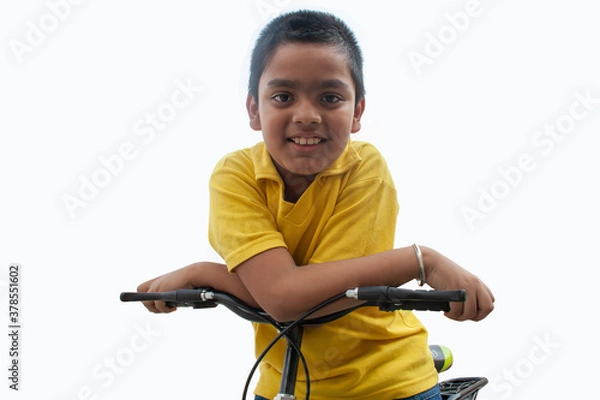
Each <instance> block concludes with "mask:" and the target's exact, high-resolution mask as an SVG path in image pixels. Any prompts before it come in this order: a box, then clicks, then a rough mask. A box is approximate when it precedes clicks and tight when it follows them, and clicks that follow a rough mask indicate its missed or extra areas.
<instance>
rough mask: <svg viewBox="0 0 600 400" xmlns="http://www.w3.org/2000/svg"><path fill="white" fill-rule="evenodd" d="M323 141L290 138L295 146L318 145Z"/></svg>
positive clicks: (319, 139) (318, 139)
mask: <svg viewBox="0 0 600 400" xmlns="http://www.w3.org/2000/svg"><path fill="white" fill-rule="evenodd" d="M322 140H323V139H321V138H303V137H302V138H297V137H295V138H292V141H293V142H294V143H296V144H300V145H313V144H318V143H321V141H322Z"/></svg>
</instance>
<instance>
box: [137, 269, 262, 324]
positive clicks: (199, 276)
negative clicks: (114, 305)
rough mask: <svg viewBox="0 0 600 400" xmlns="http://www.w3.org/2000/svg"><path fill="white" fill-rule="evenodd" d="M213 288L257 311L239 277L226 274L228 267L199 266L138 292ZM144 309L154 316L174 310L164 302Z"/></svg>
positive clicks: (161, 278)
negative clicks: (228, 294) (236, 298)
mask: <svg viewBox="0 0 600 400" xmlns="http://www.w3.org/2000/svg"><path fill="white" fill-rule="evenodd" d="M197 287H210V288H213V289H216V290H220V291H224V292H227V293H230V294H232V295H234V296H236V297H238V298H239V299H240V300H242V301H244V302H245V303H246V304H248V305H250V306H252V307H258V306H259V305H258V303H257V302H256V301H255V300H254V298H253V297H252V295H251V294H250V292H248V290H247V289H246V287H245V286H244V284H243V283H242V282H241V281H240V279H239V277H238V276H237V275H236V274H232V273H230V272H229V271H228V270H227V266H226V265H225V264H219V263H214V262H197V263H194V264H190V265H188V266H186V267H183V268H179V269H177V270H175V271H172V272H169V273H167V274H164V275H161V276H159V277H157V278H154V279H151V280H149V281H146V282H144V283H142V284H140V285H139V286H138V288H137V290H138V292H168V291H171V290H177V289H192V288H197ZM144 306H146V308H147V309H148V310H149V311H151V312H155V313H158V312H162V313H169V312H172V311H175V310H176V309H177V308H175V307H167V305H166V304H165V302H164V301H145V302H144Z"/></svg>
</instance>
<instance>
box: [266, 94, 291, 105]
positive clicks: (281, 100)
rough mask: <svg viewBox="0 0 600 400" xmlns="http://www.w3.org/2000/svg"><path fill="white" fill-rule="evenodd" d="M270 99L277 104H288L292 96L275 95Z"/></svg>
mask: <svg viewBox="0 0 600 400" xmlns="http://www.w3.org/2000/svg"><path fill="white" fill-rule="evenodd" d="M271 98H272V99H273V100H275V101H276V102H278V103H289V102H290V101H292V96H290V95H289V94H287V93H277V94H275V95H273V96H272V97H271Z"/></svg>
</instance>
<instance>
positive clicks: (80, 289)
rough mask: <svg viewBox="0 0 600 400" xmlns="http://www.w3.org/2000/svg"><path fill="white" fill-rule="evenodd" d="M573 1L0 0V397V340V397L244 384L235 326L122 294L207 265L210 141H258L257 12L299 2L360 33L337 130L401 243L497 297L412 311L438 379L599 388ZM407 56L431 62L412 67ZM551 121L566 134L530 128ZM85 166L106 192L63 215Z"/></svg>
mask: <svg viewBox="0 0 600 400" xmlns="http://www.w3.org/2000/svg"><path fill="white" fill-rule="evenodd" d="M590 4H592V2H587V1H583V0H581V1H516V0H512V1H509V0H507V1H499V0H498V1H483V0H482V1H481V2H476V1H471V2H469V1H466V0H463V1H427V2H423V1H403V2H392V1H368V2H365V1H323V0H322V1H314V2H309V1H294V0H285V1H284V0H246V1H242V0H235V1H212V2H197V1H183V0H179V1H169V2H166V1H125V2H123V1H80V2H78V3H76V2H75V1H74V0H73V2H67V1H66V0H64V1H62V2H60V1H58V0H49V1H48V2H44V1H20V2H10V3H9V2H3V3H2V5H1V10H0V27H1V28H0V29H1V35H2V36H3V38H4V44H5V54H4V57H3V58H2V60H1V62H0V68H1V73H0V99H1V108H0V110H1V113H2V114H1V115H2V117H1V118H0V132H1V142H0V163H1V164H0V176H1V182H0V183H1V186H0V187H1V188H2V189H1V190H2V196H1V202H2V203H1V204H2V208H1V214H0V217H1V219H0V226H1V228H2V229H1V233H0V235H1V236H0V265H3V267H2V269H1V270H2V271H5V272H2V275H1V276H0V295H1V298H2V299H3V300H2V303H3V304H5V306H2V307H0V310H4V311H1V313H2V314H4V315H2V316H1V317H0V319H1V320H2V321H3V324H4V326H5V328H2V331H4V329H6V330H8V315H7V314H8V313H7V309H8V300H7V298H8V295H7V292H8V290H7V285H8V266H9V264H10V263H13V262H18V263H20V264H21V266H22V274H21V282H22V287H21V294H22V297H21V304H20V308H21V323H22V331H21V351H22V353H21V359H20V361H21V371H20V375H21V376H20V377H21V382H20V386H19V389H20V390H19V392H14V391H13V390H9V389H8V383H9V381H8V379H7V378H8V376H9V372H8V370H7V368H8V363H9V362H10V359H9V357H8V348H9V341H8V336H7V335H5V334H3V335H2V340H0V355H1V356H0V365H2V371H4V372H2V373H1V374H0V375H1V378H2V379H0V382H2V383H1V385H0V393H1V394H0V397H2V398H8V399H33V398H36V399H55V400H74V399H91V398H94V399H115V400H120V399H130V398H136V399H158V398H162V397H167V396H168V397H170V398H173V397H175V396H186V397H191V398H198V399H211V398H212V399H231V398H239V397H241V392H242V388H243V384H244V381H245V378H246V375H247V373H248V371H249V369H250V367H251V365H252V359H253V358H252V344H251V342H252V339H251V337H252V333H251V328H250V326H249V325H248V323H246V322H244V321H241V320H240V319H239V318H237V317H235V316H233V315H232V314H230V313H229V312H227V311H226V310H225V309H220V308H219V309H215V310H211V311H206V312H198V311H194V310H190V309H183V310H179V311H178V312H176V313H174V314H170V315H153V314H150V313H148V312H146V311H145V309H144V308H143V307H142V306H141V305H139V304H135V303H133V304H129V303H128V304H124V303H121V302H120V301H119V293H120V292H122V291H134V290H135V288H136V286H137V285H138V284H139V283H141V282H142V281H144V280H147V279H150V278H153V277H155V276H157V275H159V274H162V273H165V272H168V271H170V270H173V269H175V268H179V267H182V266H185V265H187V264H189V263H192V262H194V261H198V260H218V257H217V256H216V255H215V254H214V253H213V251H212V250H211V248H210V246H209V245H208V241H207V237H206V230H207V218H206V217H207V213H208V205H207V179H208V177H209V174H210V171H211V170H212V167H213V165H214V163H215V162H216V161H217V160H218V159H219V158H220V157H221V156H222V155H224V154H225V153H226V152H229V151H232V150H235V149H238V148H242V147H247V146H249V145H251V144H254V143H255V142H257V141H259V140H260V139H261V137H260V133H257V132H254V131H252V130H250V128H249V127H248V123H247V119H246V113H245V109H244V100H245V85H246V79H247V64H248V56H249V52H250V50H251V48H252V45H253V41H254V38H255V37H256V35H257V33H258V30H259V29H260V28H261V27H262V26H263V24H264V23H265V22H266V21H267V20H268V19H269V18H270V17H272V16H274V15H275V14H276V13H277V12H279V11H282V10H288V9H297V8H316V9H322V10H327V11H332V12H334V13H336V14H338V15H339V16H340V17H342V18H343V19H345V20H346V21H347V22H348V23H349V25H350V26H351V27H352V28H353V29H354V30H355V32H356V34H357V36H358V38H359V41H360V43H361V45H362V46H363V51H364V55H365V59H366V64H365V75H366V85H367V109H366V113H365V116H364V120H363V129H362V131H361V132H359V133H358V134H357V135H356V136H355V139H357V140H359V139H360V140H366V141H371V142H373V143H374V144H376V145H377V146H378V147H379V148H380V149H381V151H382V152H383V154H384V155H385V157H386V159H387V160H388V162H389V165H390V168H391V170H392V174H393V176H394V178H395V181H396V185H397V187H398V191H399V200H400V203H401V214H400V217H399V221H398V234H397V245H398V246H405V245H409V244H411V243H413V242H418V243H422V244H427V245H430V246H432V247H434V248H436V249H438V250H440V251H442V252H443V253H445V254H446V255H448V256H449V257H451V258H453V259H454V260H456V261H457V262H459V263H460V264H461V265H463V266H464V267H465V268H468V269H470V270H472V271H474V272H475V273H476V274H478V275H479V276H480V277H481V278H482V279H484V280H485V281H486V282H487V283H488V284H489V286H490V287H491V288H492V289H493V291H494V293H495V295H496V298H497V302H496V310H495V311H494V313H492V314H491V315H490V316H489V318H488V319H487V320H485V321H483V322H479V323H471V322H466V323H457V322H453V321H450V320H447V319H445V318H444V317H443V316H442V315H440V314H421V317H422V319H423V321H424V322H425V323H426V324H427V326H428V327H429V329H430V335H431V342H435V343H442V344H447V345H449V346H450V347H451V348H452V349H453V351H454V354H455V364H454V367H453V369H452V370H451V371H449V372H446V373H445V374H443V375H442V376H441V378H442V379H446V378H451V377H454V376H470V375H476V376H487V377H488V378H489V379H490V382H491V383H490V385H489V386H488V387H486V389H484V390H483V391H482V392H481V394H480V397H479V398H480V399H508V398H511V399H532V398H536V399H541V398H550V397H552V398H567V397H569V398H574V397H578V395H583V394H584V393H585V394H586V395H587V396H588V397H589V396H591V397H594V395H593V394H591V395H590V393H592V392H593V390H594V385H593V382H595V380H594V378H595V376H596V374H595V373H594V371H593V367H592V368H590V367H588V365H592V366H593V364H590V363H589V362H588V361H591V360H593V356H594V353H593V352H590V349H591V348H592V347H591V345H592V344H593V343H595V341H596V340H597V338H598V331H597V328H595V326H597V325H596V324H594V323H593V322H594V319H595V314H596V312H595V311H596V310H595V309H594V306H595V305H596V303H595V300H596V299H595V296H594V291H595V286H596V285H595V284H596V281H595V279H594V278H595V276H597V274H595V270H596V269H597V267H598V261H597V259H596V258H595V256H594V250H595V248H596V247H595V246H596V245H597V240H598V236H599V234H598V226H599V223H600V215H599V212H598V210H597V208H596V207H597V204H598V203H599V202H600V197H599V195H598V190H597V189H596V188H595V187H594V186H596V185H597V182H598V172H599V171H600V161H599V158H598V156H597V151H598V147H599V145H600V140H599V139H598V136H597V135H598V130H599V128H600V118H599V114H600V103H599V102H598V101H599V100H600V75H599V74H598V71H600V57H599V55H598V45H597V38H598V37H600V25H599V24H598V22H597V13H596V12H595V11H594V8H593V7H591V6H590ZM53 9H54V11H52V10H53ZM57 10H58V11H57ZM467 12H469V13H470V16H469V13H467ZM465 15H466V16H468V20H467V19H465V18H464V16H465ZM460 16H462V17H463V18H462V19H461V18H460ZM59 17H60V18H59ZM453 24H454V25H453ZM42 28H43V30H42ZM40 32H41V34H40ZM432 38H433V39H432ZM427 54H429V56H428V55H427ZM419 55H420V57H421V60H423V59H424V58H423V57H428V60H427V61H428V63H425V64H422V65H420V66H417V65H416V64H414V63H411V61H410V60H411V58H412V59H413V60H414V59H416V57H419ZM177 82H179V84H180V85H181V84H189V85H191V86H192V87H193V88H194V90H196V91H195V92H193V98H192V99H191V101H190V102H189V104H187V105H185V106H184V107H182V108H179V109H176V115H173V119H172V121H169V122H168V123H166V124H165V125H164V127H163V128H162V129H161V130H155V131H154V133H156V135H155V136H153V137H150V136H149V134H150V130H149V129H150V128H149V127H150V125H148V123H147V122H145V121H146V120H145V118H146V116H147V114H151V113H157V112H158V110H162V111H163V112H166V111H165V110H167V111H168V107H169V105H168V103H169V101H170V100H171V98H172V96H173V94H174V93H177V92H176V91H177V89H178V86H177ZM200 87H201V89H198V88H200ZM578 95H579V96H584V97H586V96H587V97H588V98H589V99H590V100H589V101H588V102H587V103H585V104H584V103H582V102H581V101H580V100H579V98H578V97H577V96H578ZM178 99H179V100H182V99H183V97H181V96H180V97H178ZM165 104H166V105H165ZM586 106H587V109H586V108H585V107H586ZM161 107H162V108H161ZM573 112H575V114H574V115H575V116H577V119H575V118H573V114H572V113H573ZM164 115H166V114H164ZM570 123H572V125H569V124H570ZM557 124H559V125H560V124H563V125H561V126H560V129H562V130H563V131H565V132H566V133H565V134H564V135H563V134H560V136H559V135H557V136H556V137H557V138H558V139H556V140H555V139H550V137H549V136H546V137H544V140H545V141H544V142H539V141H538V142H535V141H534V140H536V139H535V138H538V136H537V135H538V133H537V132H543V129H544V125H550V126H556V125H557ZM136 126H137V127H138V130H136V128H135V127H136ZM141 126H143V127H145V128H146V131H145V132H146V133H145V134H143V135H142V136H139V135H136V132H138V133H139V128H140V127H141ZM555 131H556V132H558V130H556V129H555ZM538 139H539V138H538ZM144 140H145V141H144ZM536 143H537V144H536ZM542 143H544V145H543V146H542ZM128 144H129V146H130V148H129V151H130V153H128V154H129V155H130V157H129V158H130V159H129V160H125V161H123V164H122V165H119V164H118V163H116V161H115V163H113V164H112V165H113V170H114V171H115V172H114V173H112V174H110V175H106V168H105V167H104V166H103V164H102V162H101V161H100V160H101V159H105V160H106V159H111V157H113V158H112V159H113V160H114V156H115V155H116V154H119V148H121V147H122V146H123V145H126V146H127V145H128ZM551 145H552V147H550V146H551ZM132 154H134V156H133V155H132ZM523 157H526V158H527V157H529V162H528V164H527V166H528V170H525V171H523V170H521V172H519V173H517V172H515V169H514V168H515V166H517V165H518V162H519V161H518V160H519V159H523ZM102 169H104V174H105V175H102V174H103V172H101V170H102ZM99 171H100V172H99ZM501 171H504V177H503V175H502V173H501ZM94 174H96V175H94ZM93 176H96V178H97V179H100V178H104V181H99V182H101V183H102V185H103V186H102V187H100V188H98V190H97V192H96V193H95V194H94V195H93V196H92V194H90V193H91V192H88V194H89V195H90V197H93V198H88V200H89V201H84V202H83V203H84V204H85V207H75V210H74V212H72V214H74V215H70V214H69V210H68V207H67V206H66V205H65V196H73V197H78V196H79V195H78V191H79V190H81V186H82V185H83V183H82V182H83V180H82V179H92V177H93ZM107 179H109V180H107ZM483 193H487V194H483ZM490 196H494V197H490ZM491 199H492V200H491ZM79 204H80V205H81V203H79ZM465 207H467V208H469V209H470V210H471V211H478V212H479V213H480V214H478V218H476V219H474V220H471V221H470V222H469V221H468V220H467V219H466V218H465V215H464V210H465ZM71 211H73V210H71ZM140 329H144V330H146V331H147V332H150V333H148V334H147V336H146V338H147V339H143V336H140V335H139V333H138V332H139V330H140ZM132 349H135V350H136V351H137V352H134V351H133V350H132ZM111 359H112V360H117V361H116V362H117V364H115V365H114V366H113V369H112V370H111V368H110V365H111V364H110V363H111V362H113V361H111ZM119 360H120V361H119Z"/></svg>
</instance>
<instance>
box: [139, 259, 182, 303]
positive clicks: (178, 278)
mask: <svg viewBox="0 0 600 400" xmlns="http://www.w3.org/2000/svg"><path fill="white" fill-rule="evenodd" d="M187 270H188V267H184V268H180V269H177V270H175V271H172V272H169V273H167V274H164V275H161V276H159V277H157V278H154V279H151V280H149V281H146V282H144V283H142V284H141V285H139V286H138V288H137V291H138V292H143V293H156V292H169V291H171V290H178V289H192V288H193V286H192V284H191V282H190V281H189V279H188V278H187V277H188V271H187ZM143 304H144V306H145V307H146V308H147V309H148V310H149V311H150V312H153V313H170V312H173V311H175V310H177V307H168V306H167V304H166V303H165V302H164V301H158V300H156V301H144V302H143Z"/></svg>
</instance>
